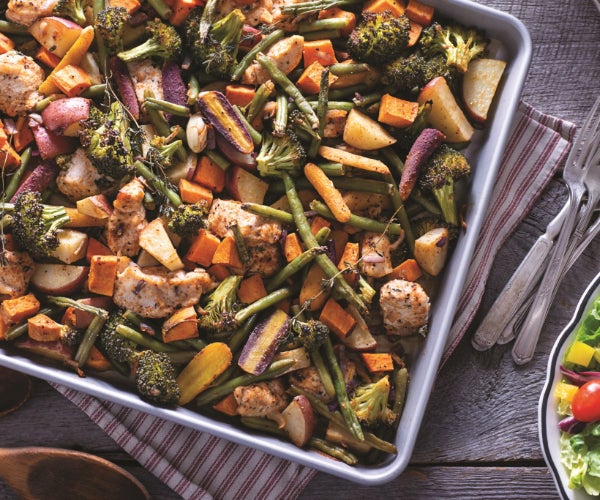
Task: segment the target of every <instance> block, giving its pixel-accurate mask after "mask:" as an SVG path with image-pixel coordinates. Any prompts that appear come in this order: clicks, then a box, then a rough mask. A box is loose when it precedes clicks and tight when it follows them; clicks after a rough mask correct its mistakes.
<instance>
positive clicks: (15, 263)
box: [0, 250, 35, 302]
mask: <svg viewBox="0 0 600 500" xmlns="http://www.w3.org/2000/svg"><path fill="white" fill-rule="evenodd" d="M34 270H35V262H33V259H32V258H31V257H30V256H29V254H28V253H27V252H12V251H9V250H4V251H3V252H2V253H1V255H0V302H1V301H3V300H5V299H14V298H17V297H20V296H21V295H25V293H26V292H27V287H28V286H29V280H30V279H31V276H32V275H33V271H34Z"/></svg>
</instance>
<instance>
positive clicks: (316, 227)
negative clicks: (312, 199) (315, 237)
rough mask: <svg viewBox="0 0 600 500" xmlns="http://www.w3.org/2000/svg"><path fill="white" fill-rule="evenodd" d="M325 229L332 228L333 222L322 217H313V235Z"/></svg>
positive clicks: (311, 227)
mask: <svg viewBox="0 0 600 500" xmlns="http://www.w3.org/2000/svg"><path fill="white" fill-rule="evenodd" d="M323 227H331V222H330V221H328V220H327V219H325V218H324V217H321V216H320V215H317V216H315V217H313V220H312V221H311V223H310V230H311V232H312V234H317V233H318V232H319V231H320V230H321V228H323Z"/></svg>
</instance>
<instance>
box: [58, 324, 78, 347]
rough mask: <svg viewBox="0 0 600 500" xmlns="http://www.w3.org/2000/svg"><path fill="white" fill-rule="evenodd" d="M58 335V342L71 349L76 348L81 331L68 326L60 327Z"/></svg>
mask: <svg viewBox="0 0 600 500" xmlns="http://www.w3.org/2000/svg"><path fill="white" fill-rule="evenodd" d="M59 335H60V338H59V340H60V342H62V343H63V344H65V345H68V346H71V347H76V346H78V345H79V343H80V342H81V338H82V337H83V334H82V333H81V331H79V330H77V329H76V328H73V327H72V326H69V325H62V328H61V330H60V334H59Z"/></svg>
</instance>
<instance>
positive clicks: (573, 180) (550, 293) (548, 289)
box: [512, 97, 600, 365]
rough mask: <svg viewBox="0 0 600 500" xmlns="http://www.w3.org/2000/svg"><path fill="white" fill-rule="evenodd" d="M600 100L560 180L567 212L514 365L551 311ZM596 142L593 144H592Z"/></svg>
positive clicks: (530, 349) (531, 347)
mask: <svg viewBox="0 0 600 500" xmlns="http://www.w3.org/2000/svg"><path fill="white" fill-rule="evenodd" d="M599 108H600V97H599V98H598V99H597V100H596V102H595V104H594V106H593V107H592V109H591V111H590V114H589V115H588V119H587V120H586V122H585V124H584V125H583V127H582V128H581V130H580V133H579V137H578V138H577V140H576V142H575V144H574V145H573V149H572V150H571V153H569V157H568V158H567V163H566V165H565V168H564V171H563V178H564V179H565V181H566V183H567V187H568V190H569V199H568V202H567V203H568V204H569V207H570V209H569V213H568V215H567V218H566V220H565V222H564V224H563V226H562V228H561V233H560V235H559V237H558V240H557V243H556V246H555V247H554V250H553V252H552V256H551V258H550V262H549V264H548V267H547V268H546V272H545V273H544V277H543V278H542V282H541V283H540V286H539V288H538V290H537V293H536V295H535V298H534V300H533V304H532V305H531V309H530V310H529V313H528V315H527V318H526V319H525V322H524V323H523V325H522V327H521V334H520V335H519V336H518V337H517V340H516V342H515V344H514V346H513V349H512V356H513V359H514V361H515V363H517V364H520V365H522V364H525V363H527V362H529V361H530V360H531V359H532V358H533V355H534V352H535V347H536V345H537V341H538V339H539V336H540V333H541V330H542V326H543V323H544V320H545V318H546V316H547V314H548V310H549V309H550V305H551V303H552V299H553V298H554V292H555V289H556V287H557V286H558V283H559V280H560V277H561V269H562V267H563V259H564V258H565V254H566V252H567V247H568V245H569V241H570V239H571V235H572V232H573V229H574V228H575V225H576V222H577V215H578V211H579V207H580V205H581V201H582V199H583V196H584V194H585V192H586V187H585V185H584V178H585V176H586V175H587V171H588V169H590V168H592V167H593V165H592V162H591V161H590V160H592V159H594V156H595V153H596V150H597V148H598V146H599V145H598V143H597V142H598V141H597V140H596V141H594V140H595V139H598V138H597V137H596V136H597V132H598V127H600V115H599V113H598V110H599ZM594 142H595V143H594Z"/></svg>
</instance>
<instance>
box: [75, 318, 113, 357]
mask: <svg viewBox="0 0 600 500" xmlns="http://www.w3.org/2000/svg"><path fill="white" fill-rule="evenodd" d="M104 323H106V319H104V318H102V317H100V316H94V318H93V319H92V321H91V323H90V324H89V326H88V327H87V328H86V330H85V333H84V334H83V338H82V339H81V343H80V344H79V347H78V348H77V352H76V353H75V357H74V360H75V362H76V363H77V365H78V366H79V367H80V368H81V367H82V366H83V365H85V362H86V361H87V359H88V357H89V355H90V351H91V350H92V347H94V343H95V342H96V339H97V338H98V335H99V334H100V332H101V331H102V328H104Z"/></svg>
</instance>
